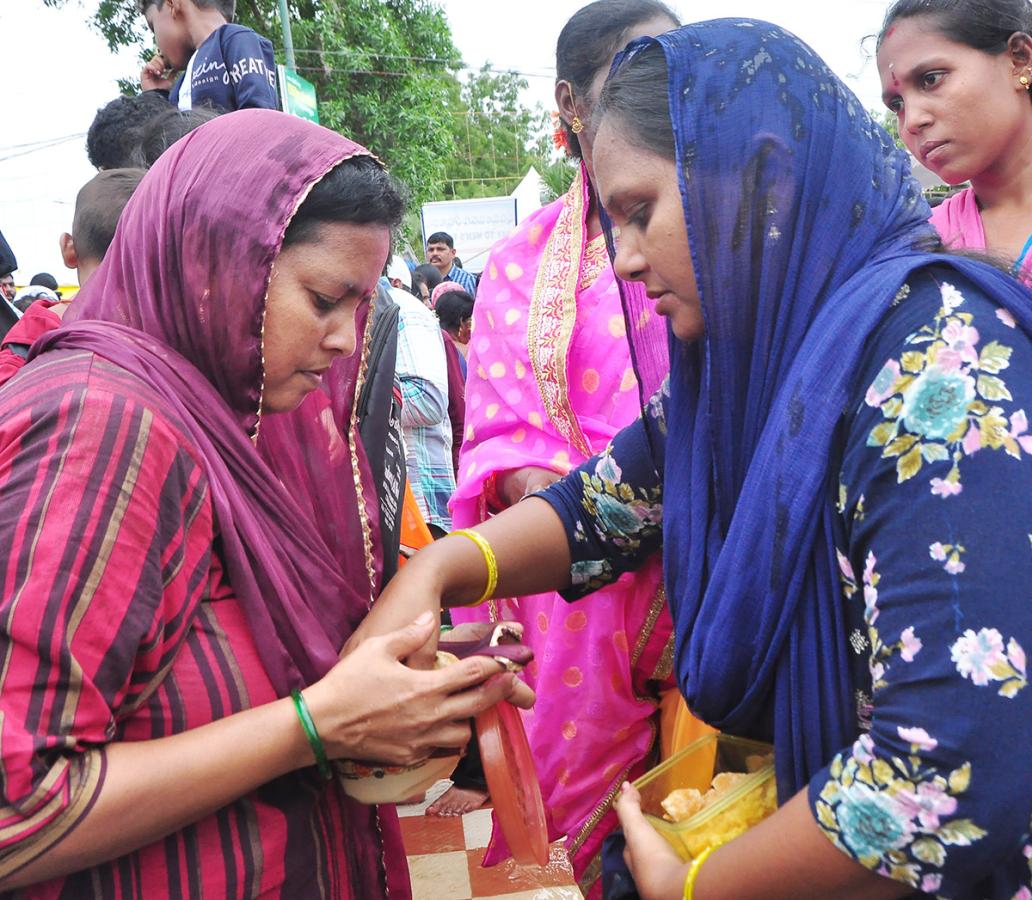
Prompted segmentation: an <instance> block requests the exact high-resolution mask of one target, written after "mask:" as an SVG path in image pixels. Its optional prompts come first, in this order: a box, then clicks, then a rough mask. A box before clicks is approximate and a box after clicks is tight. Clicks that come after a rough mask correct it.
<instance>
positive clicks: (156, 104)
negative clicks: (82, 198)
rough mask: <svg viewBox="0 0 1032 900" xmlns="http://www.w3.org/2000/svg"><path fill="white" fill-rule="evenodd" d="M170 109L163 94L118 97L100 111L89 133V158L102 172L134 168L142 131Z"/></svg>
mask: <svg viewBox="0 0 1032 900" xmlns="http://www.w3.org/2000/svg"><path fill="white" fill-rule="evenodd" d="M167 109H168V102H167V100H166V99H165V97H164V95H163V94H160V93H157V92H155V91H144V92H143V93H142V94H138V95H137V96H135V97H115V99H114V100H112V101H111V102H110V103H106V104H105V105H104V106H102V107H101V108H100V109H98V110H97V114H96V115H95V116H94V117H93V122H92V123H91V124H90V130H89V131H88V132H87V133H86V155H87V156H88V157H89V158H90V165H92V166H93V167H94V168H97V169H100V170H101V171H103V170H104V169H124V168H126V167H129V166H133V165H135V163H134V162H133V158H134V154H135V151H136V148H137V147H138V146H139V143H140V135H141V133H142V132H143V129H144V128H146V126H147V125H148V124H149V123H150V122H151V121H152V120H153V119H154V117H155V116H157V115H158V114H159V113H162V112H164V111H165V110H167Z"/></svg>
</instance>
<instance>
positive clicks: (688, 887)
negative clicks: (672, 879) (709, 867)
mask: <svg viewBox="0 0 1032 900" xmlns="http://www.w3.org/2000/svg"><path fill="white" fill-rule="evenodd" d="M716 849H717V848H716V847H707V848H706V849H705V850H703V851H702V853H700V854H699V855H698V856H696V857H695V859H693V860H692V865H691V868H690V869H688V877H687V878H685V880H684V900H692V898H693V895H694V894H695V879H696V878H698V877H699V869H701V868H702V864H703V863H704V862H706V860H707V859H709V857H710V854H711V853H712V852H713V851H714V850H716Z"/></svg>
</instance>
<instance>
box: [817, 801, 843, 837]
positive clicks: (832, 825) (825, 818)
mask: <svg viewBox="0 0 1032 900" xmlns="http://www.w3.org/2000/svg"><path fill="white" fill-rule="evenodd" d="M821 796H824V795H823V793H822V794H821ZM817 821H818V823H819V824H820V825H822V826H823V827H824V829H825V830H826V831H833V832H834V831H838V830H839V824H838V821H837V820H836V819H835V813H833V812H832V811H831V807H830V806H828V804H827V803H818V804H817Z"/></svg>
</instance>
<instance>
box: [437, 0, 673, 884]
mask: <svg viewBox="0 0 1032 900" xmlns="http://www.w3.org/2000/svg"><path fill="white" fill-rule="evenodd" d="M676 24H677V22H676V19H675V18H674V16H673V14H672V13H671V12H670V11H669V10H667V9H666V7H664V6H663V5H662V4H660V3H656V2H651V0H600V2H596V3H592V4H590V5H589V6H586V7H585V8H584V9H582V10H580V11H579V12H578V13H577V14H576V15H575V16H574V17H573V18H572V19H571V20H570V21H569V22H568V23H567V25H566V26H565V28H564V29H563V32H562V34H561V35H560V38H559V42H558V48H557V71H558V74H559V79H560V80H559V81H558V83H557V85H556V99H557V101H558V102H559V105H560V110H561V111H562V112H561V117H562V120H563V126H564V130H565V131H566V141H567V144H568V146H569V148H570V151H571V155H574V156H578V157H580V158H581V166H580V169H579V171H578V173H577V175H576V177H575V178H574V181H573V185H572V186H571V188H570V190H569V191H568V192H567V193H566V194H565V195H564V196H563V197H561V198H560V199H558V200H556V201H555V202H553V203H551V204H549V205H548V206H546V207H544V208H543V209H541V210H539V211H538V212H536V213H534V214H533V215H532V216H530V217H529V218H528V219H526V220H525V221H524V222H523V223H522V224H521V225H520V227H519V228H518V229H517V230H516V231H515V232H514V233H513V234H512V235H511V236H510V237H508V238H506V239H505V240H503V241H501V242H500V243H499V244H497V245H496V246H495V247H494V248H493V250H492V252H491V256H490V259H489V260H488V264H487V266H486V268H485V270H484V273H483V275H482V278H481V282H480V287H479V289H478V292H477V301H476V306H475V307H474V312H473V336H472V338H471V341H470V345H469V346H470V351H469V370H468V376H467V384H466V431H465V436H464V437H465V440H464V443H463V447H462V455H461V457H460V461H459V473H458V480H457V490H456V493H455V497H454V500H453V502H452V512H453V516H454V523H455V526H456V527H459V528H461V527H468V526H470V525H473V524H476V523H477V522H481V521H483V520H484V519H485V518H486V517H487V516H489V515H490V514H491V513H492V512H496V511H498V510H500V509H502V508H504V507H506V506H508V505H510V504H511V503H513V502H517V501H518V500H519V499H520V497H521V496H523V495H524V494H525V493H528V492H532V491H533V490H535V489H538V488H541V487H544V486H545V485H547V484H549V483H550V482H551V481H554V480H556V479H557V478H559V477H560V476H562V475H564V474H565V473H566V472H568V471H569V470H570V469H572V468H574V467H576V466H577V465H579V464H580V463H581V462H583V461H584V460H585V459H587V458H589V457H590V456H591V455H593V454H594V453H596V452H598V451H599V450H601V449H602V448H603V447H604V446H605V445H606V444H607V443H608V441H609V440H610V438H612V436H613V435H614V434H615V433H616V432H617V431H618V430H619V429H620V428H621V427H622V426H624V425H626V424H628V423H629V422H631V421H633V420H634V419H635V418H636V417H637V415H638V414H639V413H640V411H641V402H640V394H639V383H638V380H637V378H636V377H635V373H634V368H633V366H632V364H631V359H630V356H629V351H628V347H627V340H626V337H625V335H626V327H627V326H626V325H625V321H624V315H623V308H622V304H621V299H620V290H621V287H620V285H618V283H617V280H616V276H615V275H614V274H613V270H612V267H611V265H610V262H609V255H608V252H607V249H606V244H605V238H604V236H603V234H602V229H601V226H600V223H599V216H598V206H597V203H596V201H595V198H594V192H593V189H592V187H591V175H590V173H591V155H590V151H591V147H590V141H589V140H586V137H587V134H586V132H584V131H583V130H582V128H583V124H584V122H585V120H586V119H587V117H588V115H589V113H590V110H591V106H592V104H593V102H594V99H595V98H597V96H598V89H599V87H600V85H601V82H602V81H603V80H604V78H605V75H606V73H607V72H608V71H609V64H610V62H611V60H612V57H613V55H614V53H615V52H616V51H617V50H619V49H620V48H622V47H623V46H624V44H626V43H627V42H628V41H629V40H631V39H632V38H634V37H636V36H639V35H645V34H659V33H661V32H663V31H667V30H669V29H670V28H673V27H675V26H676ZM571 123H572V127H571ZM623 288H624V289H628V286H627V285H624V286H623ZM658 322H659V320H658V319H657V318H656V317H651V318H650V319H649V320H644V321H639V322H637V323H632V325H631V327H640V328H651V327H653V326H654V325H656V323H658ZM656 340H657V341H658V342H660V343H661V345H662V346H665V336H664V335H663V334H662V332H661V329H660V328H657V338H656ZM657 374H659V373H657ZM583 577H584V578H585V580H590V579H591V577H592V573H591V572H585V573H583ZM487 614H488V613H487V612H485V608H481V609H480V610H469V611H466V610H453V613H452V615H453V618H454V619H455V621H456V622H462V621H476V620H478V619H482V618H484V617H485V615H487ZM489 615H490V617H491V618H492V619H506V620H515V621H519V622H521V623H522V624H523V626H524V641H525V642H526V643H527V644H529V645H530V646H531V647H532V648H533V649H534V655H535V659H534V662H533V663H531V665H530V667H529V669H528V671H527V673H526V674H525V677H526V680H527V681H528V682H529V684H530V685H531V686H532V687H534V688H536V689H537V690H538V701H537V704H536V706H535V708H534V710H533V711H531V712H529V713H528V714H527V716H526V718H525V719H524V723H525V725H526V728H527V735H528V738H529V740H530V745H531V749H532V751H533V753H534V760H535V764H536V767H537V774H538V778H539V779H540V781H541V787H542V794H543V798H544V802H545V808H546V809H547V810H548V813H549V815H550V819H551V825H552V834H551V837H552V838H553V839H557V838H559V837H563V836H565V837H566V847H567V851H568V853H569V856H570V859H571V862H572V864H573V868H574V872H575V874H576V876H577V880H578V882H579V884H580V886H581V889H582V890H583V891H584V893H585V895H586V896H590V897H598V896H601V884H600V882H599V881H598V876H599V874H600V871H601V862H600V856H599V853H600V850H601V846H602V840H603V838H604V837H605V836H606V834H608V833H609V832H610V831H611V830H612V829H613V828H614V827H616V815H615V813H614V812H613V811H612V803H613V800H614V798H615V796H616V794H617V791H618V790H619V786H620V784H621V782H623V781H624V780H626V779H628V778H631V779H633V778H634V777H636V776H637V775H639V774H641V773H642V772H643V771H644V770H645V768H646V767H647V761H648V760H649V758H650V755H651V754H652V753H653V751H654V750H655V748H656V745H657V730H658V714H657V708H658V705H659V689H660V687H662V686H665V685H667V684H668V681H669V674H670V661H671V654H672V650H673V645H672V643H671V625H670V618H669V613H668V612H667V610H666V607H665V598H664V595H663V592H662V589H661V566H660V562H659V560H658V559H657V560H656V561H655V562H654V563H653V564H652V565H650V566H649V567H648V568H646V569H645V570H644V571H642V572H640V573H638V574H637V575H636V576H635V577H633V578H623V579H621V580H620V581H619V582H617V583H616V584H614V585H612V586H611V587H609V588H607V589H606V590H603V591H599V592H598V593H597V594H595V595H593V597H592V601H591V603H590V604H583V606H581V605H580V604H573V605H571V604H568V603H566V602H565V601H564V600H563V599H562V598H561V597H560V596H559V595H558V594H554V593H551V594H541V595H537V596H531V597H518V598H513V599H511V600H503V601H500V602H492V603H491V604H490V612H489ZM496 835H497V832H496ZM499 844H500V841H498V839H497V837H496V839H495V841H493V842H492V847H491V849H490V850H489V853H488V857H487V861H488V862H489V863H490V862H491V861H492V860H496V861H497V860H498V859H501V858H503V857H504V855H505V854H504V848H502V847H501V846H499Z"/></svg>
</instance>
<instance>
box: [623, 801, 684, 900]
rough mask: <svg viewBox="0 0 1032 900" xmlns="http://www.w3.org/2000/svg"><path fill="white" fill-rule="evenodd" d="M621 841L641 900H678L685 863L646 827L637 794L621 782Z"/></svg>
mask: <svg viewBox="0 0 1032 900" xmlns="http://www.w3.org/2000/svg"><path fill="white" fill-rule="evenodd" d="M616 814H617V815H618V816H619V817H620V826H621V827H622V828H623V833H624V840H625V841H626V842H627V847H626V849H625V850H624V862H626V863H627V868H629V869H630V870H631V875H632V876H633V877H634V883H635V885H636V886H637V888H638V893H639V894H641V897H642V900H679V898H680V897H681V896H682V895H683V891H684V881H685V879H686V878H687V877H688V863H684V862H681V859H680V857H679V856H678V855H677V854H676V853H674V851H673V848H671V846H670V845H669V844H668V843H667V842H666V841H665V840H664V839H663V838H662V837H661V836H660V834H659V832H657V831H656V829H655V828H653V827H652V826H651V825H649V823H648V821H647V820H646V818H645V816H644V815H643V814H642V811H641V794H639V793H638V791H637V790H636V789H635V788H634V786H633V785H631V784H628V783H627V782H624V784H623V787H622V788H621V789H620V796H619V798H618V799H617V801H616Z"/></svg>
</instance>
